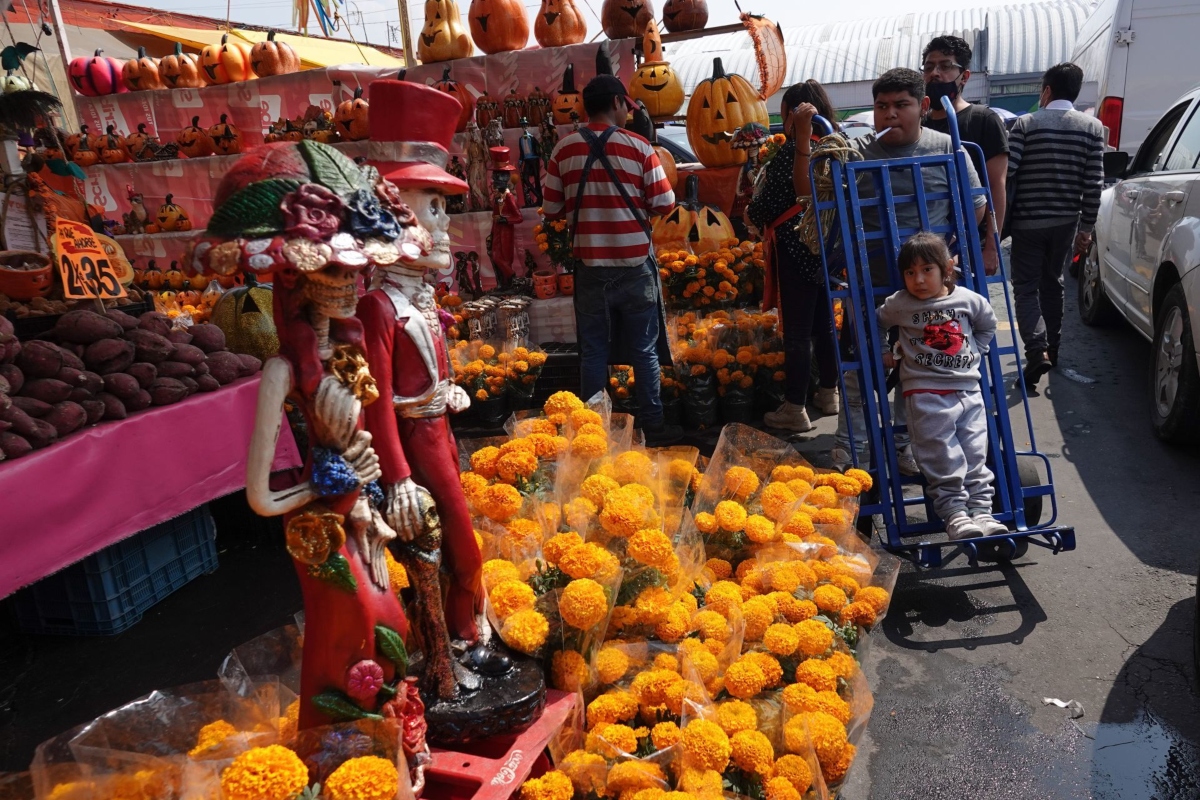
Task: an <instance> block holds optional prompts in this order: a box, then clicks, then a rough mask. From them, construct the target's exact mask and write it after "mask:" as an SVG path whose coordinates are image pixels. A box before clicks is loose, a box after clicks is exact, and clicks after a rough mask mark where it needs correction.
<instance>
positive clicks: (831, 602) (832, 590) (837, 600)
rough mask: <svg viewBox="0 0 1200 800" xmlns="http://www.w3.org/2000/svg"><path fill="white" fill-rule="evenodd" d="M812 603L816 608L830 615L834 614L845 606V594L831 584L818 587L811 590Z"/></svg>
mask: <svg viewBox="0 0 1200 800" xmlns="http://www.w3.org/2000/svg"><path fill="white" fill-rule="evenodd" d="M812 599H813V602H814V603H816V604H817V608H819V609H821V610H822V611H824V612H827V613H830V614H836V613H838V612H839V611H841V610H842V609H843V608H845V606H846V602H847V600H846V593H845V592H843V591H842V590H841V589H839V588H838V587H836V586H834V585H832V584H828V583H827V584H825V585H823V586H818V587H817V588H816V589H815V590H813V598H812Z"/></svg>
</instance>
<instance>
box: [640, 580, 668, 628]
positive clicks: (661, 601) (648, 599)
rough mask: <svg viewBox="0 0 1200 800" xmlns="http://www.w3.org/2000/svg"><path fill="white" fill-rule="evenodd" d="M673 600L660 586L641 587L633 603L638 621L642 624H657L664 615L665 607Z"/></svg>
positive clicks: (665, 612)
mask: <svg viewBox="0 0 1200 800" xmlns="http://www.w3.org/2000/svg"><path fill="white" fill-rule="evenodd" d="M673 602H674V597H673V596H672V595H671V593H670V592H668V591H667V590H666V589H663V588H662V587H659V586H652V587H650V588H649V589H643V590H642V591H641V592H640V593H639V594H638V596H637V599H636V600H634V603H633V605H634V608H636V609H637V612H638V622H639V623H640V624H642V625H657V624H658V623H659V622H660V621H661V620H662V619H663V617H665V616H666V614H667V609H668V608H670V607H671V604H672V603H673Z"/></svg>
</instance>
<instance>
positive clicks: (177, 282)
mask: <svg viewBox="0 0 1200 800" xmlns="http://www.w3.org/2000/svg"><path fill="white" fill-rule="evenodd" d="M170 201H171V195H167V202H168V203H169V202H170ZM159 221H160V222H161V221H162V218H161V217H160V218H159ZM163 230H168V229H167V228H163ZM163 280H165V281H166V285H167V286H169V287H170V288H171V291H174V292H178V291H179V290H180V289H182V288H183V284H184V283H185V282H186V281H187V276H186V275H184V274H183V271H182V270H181V269H179V262H178V261H172V262H171V268H170V269H168V270H167V271H166V272H164V273H163Z"/></svg>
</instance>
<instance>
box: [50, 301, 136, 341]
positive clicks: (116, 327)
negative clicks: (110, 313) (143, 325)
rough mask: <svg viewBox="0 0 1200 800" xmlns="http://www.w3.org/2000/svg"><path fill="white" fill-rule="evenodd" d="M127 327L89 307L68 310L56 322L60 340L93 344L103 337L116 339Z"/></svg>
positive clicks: (55, 326) (55, 330)
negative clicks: (90, 309)
mask: <svg viewBox="0 0 1200 800" xmlns="http://www.w3.org/2000/svg"><path fill="white" fill-rule="evenodd" d="M124 330H125V329H124V328H123V327H121V324H120V323H118V322H117V321H116V320H111V319H109V318H108V317H106V316H104V315H103V314H97V313H96V312H95V311H89V310H87V309H78V310H76V311H68V312H67V313H65V314H63V315H62V316H61V317H59V318H58V322H56V323H55V324H54V333H55V334H56V335H57V336H58V340H59V341H60V342H74V343H76V344H91V343H92V342H98V341H100V340H101V339H115V338H117V337H118V336H120V335H121V333H122V332H123V331H124Z"/></svg>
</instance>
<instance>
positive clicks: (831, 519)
mask: <svg viewBox="0 0 1200 800" xmlns="http://www.w3.org/2000/svg"><path fill="white" fill-rule="evenodd" d="M812 521H813V524H814V525H845V524H847V522H848V521H849V520H848V519H847V514H846V512H845V511H843V510H842V509H840V508H818V509H817V510H816V511H815V512H814V513H813V515H812ZM826 557H828V556H826Z"/></svg>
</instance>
